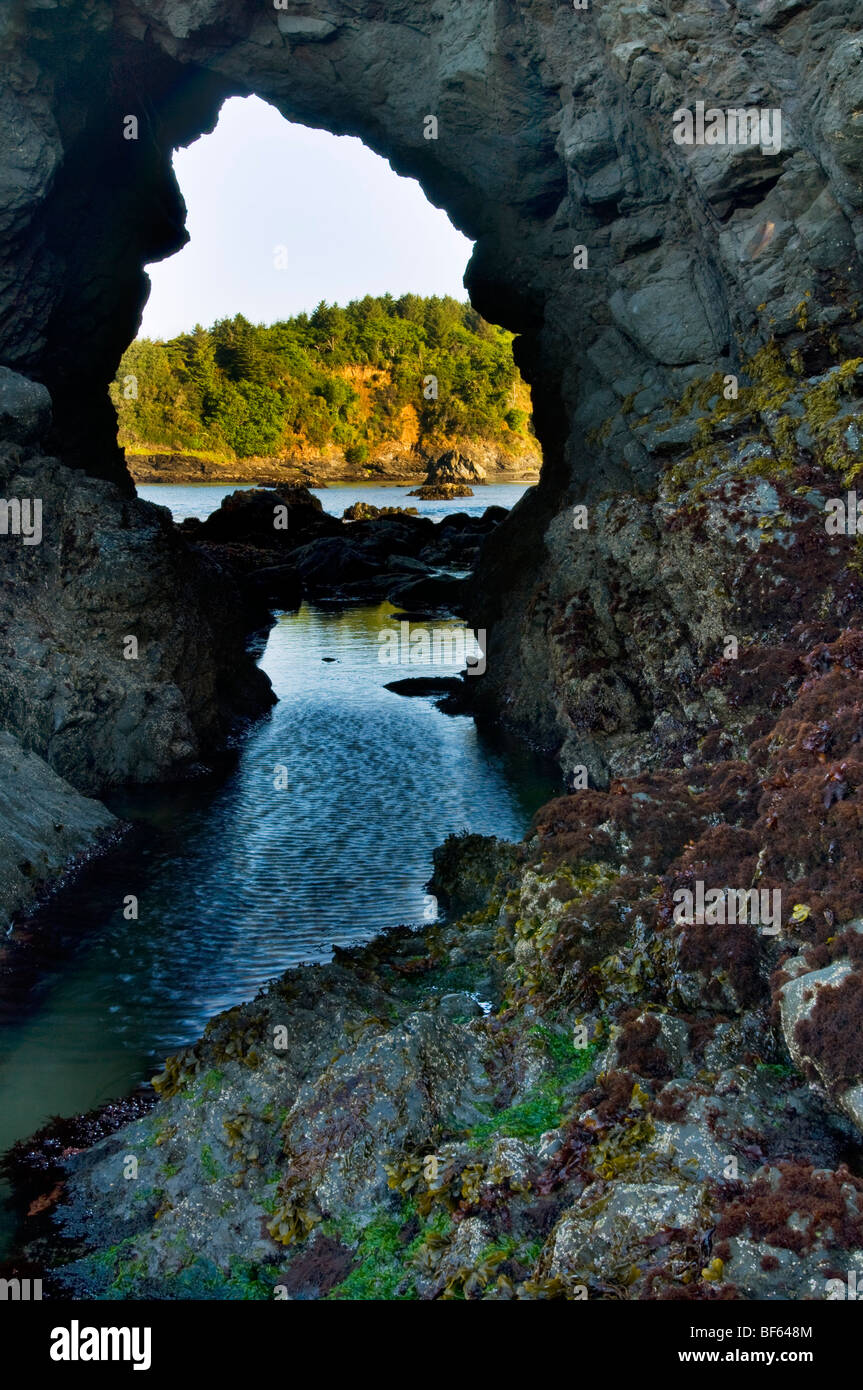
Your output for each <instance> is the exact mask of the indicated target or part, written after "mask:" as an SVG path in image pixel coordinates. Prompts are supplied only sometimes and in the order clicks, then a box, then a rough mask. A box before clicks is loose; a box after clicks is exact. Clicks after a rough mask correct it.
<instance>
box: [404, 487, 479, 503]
mask: <svg viewBox="0 0 863 1390" xmlns="http://www.w3.org/2000/svg"><path fill="white" fill-rule="evenodd" d="M408 497H419V498H420V499H421V500H422V501H423V502H449V501H450V500H451V499H452V498H453V497H473V488H471V487H468V485H467V483H423V485H422V487H417V488H414V490H413V491H412V492H409V493H408Z"/></svg>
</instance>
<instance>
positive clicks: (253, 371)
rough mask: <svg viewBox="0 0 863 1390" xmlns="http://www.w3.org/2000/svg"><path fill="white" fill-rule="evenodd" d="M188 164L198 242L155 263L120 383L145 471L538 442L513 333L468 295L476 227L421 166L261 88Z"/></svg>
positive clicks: (225, 113)
mask: <svg viewBox="0 0 863 1390" xmlns="http://www.w3.org/2000/svg"><path fill="white" fill-rule="evenodd" d="M135 131H136V127H134V126H133V127H132V132H133V134H134V133H135ZM172 173H173V177H174V178H175V180H176V183H177V189H178V197H179V199H180V207H181V212H182V217H183V221H184V223H185V231H184V240H185V245H184V246H183V247H182V249H180V250H179V251H178V252H175V253H174V254H167V253H163V254H160V256H159V258H158V260H156V261H155V262H151V263H149V264H148V265H147V266H146V269H147V271H148V273H149V277H150V282H151V284H152V289H151V290H150V292H149V297H148V298H147V300H146V303H145V304H144V305H143V312H142V319H141V323H140V327H139V329H138V333H137V337H136V338H135V339H134V340H133V341H132V343H131V344H130V345H129V346H128V347H127V348H126V351H125V354H124V356H123V358H122V361H121V362H120V365H119V367H118V369H117V372H116V374H115V377H114V381H113V383H112V386H111V397H112V401H113V404H114V407H115V409H116V411H117V414H118V417H119V430H120V433H119V443H120V445H121V446H123V447H125V449H126V454H127V463H130V465H131V472H132V474H133V476H135V474H136V469H135V459H136V457H138V456H141V455H146V453H147V451H148V449H149V451H150V453H151V454H153V453H157V452H159V451H162V452H164V453H166V454H167V455H170V454H172V453H173V454H178V453H180V454H185V455H186V456H187V457H197V458H198V459H199V461H200V463H201V466H202V471H206V467H205V465H206V463H207V461H208V460H209V462H211V463H213V462H214V461H216V460H218V461H220V462H225V461H226V460H231V461H232V462H233V463H234V465H235V466H236V465H237V464H238V461H239V460H241V459H243V458H251V457H255V458H263V457H273V458H274V459H275V456H276V455H280V456H282V457H285V456H286V455H288V454H290V453H291V451H292V450H293V451H295V452H297V453H298V455H299V456H300V457H302V456H311V455H314V454H315V451H316V450H317V452H318V454H320V452H321V451H322V450H323V451H324V452H333V451H335V452H339V453H341V455H342V457H343V459H346V460H347V463H348V464H349V465H354V466H356V465H359V464H365V465H367V466H366V467H364V468H363V469H362V474H363V475H365V476H367V477H368V478H369V479H373V478H375V477H379V478H380V480H381V481H386V480H387V474H388V472H389V473H392V468H388V467H387V466H384V467H382V466H381V465H380V463H379V461H377V459H376V454H380V453H381V451H382V450H383V451H384V453H386V452H387V450H388V449H389V450H390V452H392V449H393V448H395V449H396V450H398V449H401V450H402V452H404V451H405V449H413V451H414V452H415V453H416V452H423V451H424V452H425V454H426V455H428V454H429V453H430V451H431V452H433V450H434V448H435V446H439V447H440V448H443V447H445V446H447V445H449V444H453V443H455V444H456V445H458V443H459V441H460V439H461V437H464V438H465V439H467V440H471V439H477V440H479V441H480V442H482V439H483V436H489V439H490V442H492V443H493V444H495V445H500V451H501V458H503V457H504V456H507V457H510V456H511V459H512V462H513V464H514V465H515V463H516V462H517V455H518V454H519V453H525V452H527V453H529V454H530V455H531V456H534V453H535V448H536V446H535V438H534V436H533V435H532V429H531V415H532V407H531V400H530V393H529V388H528V387H527V385H526V383H525V382H524V381H523V379H522V378H521V376H520V374H519V373H518V370H517V369H516V368H515V366H514V363H513V361H512V351H511V342H512V335H510V334H508V333H507V332H506V331H505V330H502V329H499V328H497V327H496V326H495V325H493V324H488V323H486V321H485V320H484V319H483V318H482V317H481V316H480V315H479V314H478V313H477V312H476V311H475V310H474V309H473V308H472V307H471V305H470V304H469V302H468V300H467V296H466V292H465V289H464V268H465V264H466V262H467V261H468V259H469V257H470V255H471V254H472V250H473V246H472V243H471V242H470V241H469V240H468V238H467V237H465V236H464V235H463V234H462V233H460V232H459V231H458V230H456V228H455V227H454V226H453V225H452V223H451V222H450V221H449V219H448V217H447V216H446V214H445V213H444V212H442V211H441V210H440V209H438V208H436V207H434V206H433V204H432V203H430V202H429V201H428V200H427V199H426V197H425V196H424V194H423V192H422V189H421V187H420V185H419V184H418V183H417V182H416V181H415V180H414V179H410V178H403V177H399V175H398V174H396V173H395V172H394V171H393V170H392V168H391V167H390V166H389V165H388V164H387V162H386V161H385V160H384V159H383V158H381V156H379V155H377V154H375V153H373V152H372V151H371V150H370V149H368V148H367V147H366V146H365V145H364V144H363V143H362V142H361V141H360V140H359V139H357V138H355V137H350V136H347V137H346V136H336V135H333V134H331V133H330V132H328V131H326V130H321V129H315V128H311V127H309V126H306V125H302V124H297V123H293V122H289V121H286V120H285V119H284V118H283V117H282V116H281V114H280V113H279V112H278V111H277V110H276V109H275V107H273V106H270V105H268V104H267V103H265V102H263V101H261V100H259V99H258V98H256V97H247V98H229V99H228V100H227V101H226V102H225V103H224V105H223V106H222V108H221V112H220V115H219V119H218V122H217V124H216V125H215V129H214V130H213V131H212V132H211V133H209V134H206V135H204V136H203V137H201V138H199V139H197V140H196V141H194V142H193V143H192V144H190V145H189V146H188V147H186V148H182V147H181V148H179V149H177V150H176V151H175V153H174V157H173V170H172ZM142 297H143V296H142ZM385 462H386V463H388V462H389V460H385ZM498 462H499V460H498ZM412 466H413V464H412ZM235 471H236V467H235ZM307 471H308V470H307Z"/></svg>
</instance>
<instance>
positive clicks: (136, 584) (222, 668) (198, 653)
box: [0, 456, 272, 792]
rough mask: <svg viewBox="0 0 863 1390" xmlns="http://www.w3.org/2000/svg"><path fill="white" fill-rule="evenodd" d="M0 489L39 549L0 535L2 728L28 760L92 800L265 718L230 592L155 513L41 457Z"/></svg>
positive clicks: (261, 686) (16, 464)
mask: <svg viewBox="0 0 863 1390" xmlns="http://www.w3.org/2000/svg"><path fill="white" fill-rule="evenodd" d="M0 479H2V489H0V491H3V493H4V495H5V496H6V497H16V498H29V499H33V500H38V501H40V502H41V507H42V538H41V541H40V543H39V544H35V545H26V544H25V543H24V541H23V539H22V538H21V537H20V536H16V535H13V534H9V535H6V536H0V633H2V637H3V647H4V652H5V658H4V661H3V664H2V669H0V724H2V725H3V726H5V728H6V729H7V730H8V731H9V732H11V733H13V734H14V735H15V736H16V737H17V738H18V739H20V741H21V743H22V744H23V745H24V746H25V747H26V748H30V749H32V750H33V751H34V752H37V753H38V754H39V755H40V756H41V757H43V758H44V759H45V760H46V762H48V763H49V764H50V766H51V767H52V768H53V769H54V771H55V772H57V773H58V774H59V775H60V776H61V777H63V778H65V779H66V780H67V781H69V782H71V783H72V784H73V786H75V787H77V788H78V789H79V790H80V791H84V792H98V791H99V790H100V789H101V788H104V787H106V786H108V785H111V784H119V783H124V782H147V781H154V780H158V779H160V778H165V777H169V776H171V775H173V774H175V773H177V772H178V771H181V770H182V769H183V768H186V767H189V766H191V765H193V764H194V763H195V761H196V760H198V759H200V758H202V757H204V756H206V754H207V753H208V752H210V751H213V750H214V749H215V748H216V747H217V746H218V744H219V743H220V742H221V741H222V740H223V739H224V737H225V735H226V734H227V732H228V731H229V729H230V727H231V725H232V722H233V721H234V720H235V719H236V718H237V717H238V716H252V715H256V714H259V713H260V712H261V711H262V710H264V709H266V708H267V707H268V706H269V704H270V703H271V702H272V694H271V691H270V685H269V681H268V679H267V677H266V676H265V675H264V674H263V673H262V672H260V671H259V670H258V669H257V668H256V666H255V664H254V660H253V658H252V657H251V656H250V655H247V654H246V651H245V634H244V632H243V628H242V620H241V619H242V608H241V602H240V598H239V594H238V592H237V589H236V586H235V584H234V583H233V581H232V580H230V579H229V578H228V577H227V576H226V575H225V574H224V573H223V571H222V570H220V569H219V568H218V567H217V566H216V565H215V564H214V563H213V562H212V561H208V560H206V559H205V558H204V557H203V556H201V555H200V554H198V553H196V552H195V551H193V550H192V549H191V548H190V547H189V546H188V545H187V544H186V543H185V542H184V541H183V540H181V539H180V537H179V536H178V535H177V533H176V531H175V529H174V527H173V524H172V522H171V519H170V514H169V513H168V511H167V510H166V509H165V508H163V507H157V506H154V505H153V504H152V503H148V502H140V501H138V500H136V499H134V498H128V497H125V496H123V494H122V493H121V492H120V490H119V489H118V488H117V487H116V486H115V485H114V484H112V483H109V482H107V481H102V480H98V479H94V478H88V477H87V476H86V475H85V474H83V473H81V472H70V471H69V470H66V469H64V468H62V467H60V465H59V464H58V463H57V461H56V460H54V459H47V458H41V457H38V456H37V457H30V458H28V459H18V460H17V461H16V460H15V459H13V458H12V457H11V456H8V457H7V458H6V459H5V460H2V459H0ZM130 639H134V640H135V642H136V643H137V646H136V647H134V646H133V645H132V644H131V642H130ZM133 653H136V654H134V655H133Z"/></svg>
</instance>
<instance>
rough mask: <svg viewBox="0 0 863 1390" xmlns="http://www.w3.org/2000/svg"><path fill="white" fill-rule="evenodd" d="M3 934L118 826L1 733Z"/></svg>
mask: <svg viewBox="0 0 863 1390" xmlns="http://www.w3.org/2000/svg"><path fill="white" fill-rule="evenodd" d="M0 817H2V834H0V931H3V930H5V928H6V926H7V925H8V923H9V921H10V919H11V918H12V917H13V916H14V915H15V914H16V913H18V912H19V911H21V909H23V908H26V907H29V906H31V905H32V903H33V901H34V900H35V898H36V897H37V896H38V894H39V892H40V890H41V889H43V888H44V887H45V885H46V882H49V883H50V882H51V881H54V880H56V878H57V877H58V876H59V875H61V874H62V873H63V872H64V870H66V869H68V868H69V867H70V866H71V865H72V864H73V863H74V861H75V860H76V859H77V858H79V857H80V856H82V855H84V854H85V853H87V852H88V851H92V850H93V849H94V848H95V847H96V846H97V845H98V843H99V841H100V839H103V838H104V837H105V836H106V835H107V834H108V833H109V832H110V831H111V830H114V829H116V828H117V821H116V820H115V818H114V816H112V815H111V813H110V811H109V810H108V809H107V807H105V806H103V805H102V803H101V802H100V801H93V800H91V799H90V798H89V797H84V796H81V794H80V793H79V792H76V791H75V789H74V787H70V786H69V784H68V782H64V781H63V779H62V778H60V777H58V776H57V774H56V773H54V772H52V771H51V769H50V767H49V766H48V764H47V763H45V762H43V760H42V759H41V758H39V757H37V756H36V754H35V753H29V752H27V751H25V749H23V748H22V747H21V745H20V744H19V743H18V742H17V741H16V740H15V739H14V738H13V737H12V736H11V734H7V733H2V732H0Z"/></svg>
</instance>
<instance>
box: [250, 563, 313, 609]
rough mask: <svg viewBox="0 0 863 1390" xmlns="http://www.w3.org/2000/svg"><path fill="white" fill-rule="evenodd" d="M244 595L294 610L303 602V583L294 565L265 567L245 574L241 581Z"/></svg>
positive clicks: (277, 606)
mask: <svg viewBox="0 0 863 1390" xmlns="http://www.w3.org/2000/svg"><path fill="white" fill-rule="evenodd" d="M240 588H241V591H242V592H243V594H244V595H248V596H250V597H252V598H255V599H259V600H261V601H262V602H263V603H265V604H268V605H272V606H275V607H276V608H282V609H286V610H293V609H296V608H299V606H300V604H301V603H302V601H303V583H302V580H301V578H300V576H299V574H298V572H297V570H296V567H295V566H294V565H265V566H264V567H263V569H255V570H252V571H251V572H250V573H247V574H245V575H244V576H243V577H242V579H241V581H240Z"/></svg>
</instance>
